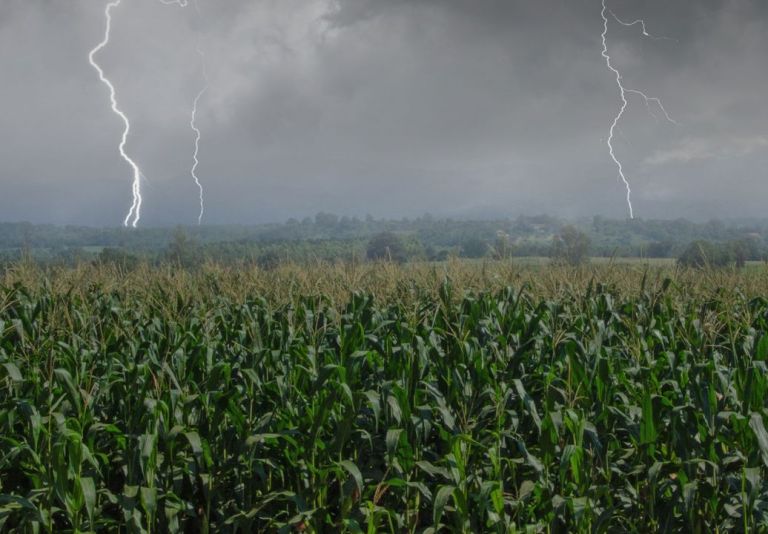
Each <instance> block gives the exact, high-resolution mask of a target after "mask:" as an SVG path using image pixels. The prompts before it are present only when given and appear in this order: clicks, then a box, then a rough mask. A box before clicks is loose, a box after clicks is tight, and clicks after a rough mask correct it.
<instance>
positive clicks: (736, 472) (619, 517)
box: [0, 282, 768, 533]
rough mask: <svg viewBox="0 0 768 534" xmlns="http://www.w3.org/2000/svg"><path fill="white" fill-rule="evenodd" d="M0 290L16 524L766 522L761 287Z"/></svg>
mask: <svg viewBox="0 0 768 534" xmlns="http://www.w3.org/2000/svg"><path fill="white" fill-rule="evenodd" d="M148 287H149V289H146V290H143V291H134V292H127V291H106V290H103V289H100V288H99V287H98V285H94V286H93V287H91V288H90V289H88V290H86V291H83V292H76V293H75V292H72V293H58V292H56V291H52V290H50V289H46V288H45V287H43V288H42V289H39V288H38V289H36V290H31V289H30V288H28V287H26V286H25V285H22V284H17V285H15V286H13V287H8V288H4V289H0V530H2V531H4V532H88V531H100V532H117V531H120V532H257V531H284V532H336V531H347V532H380V531H382V532H387V531H392V532H438V531H454V532H499V533H502V532H515V531H527V532H566V531H568V532H607V531H610V530H614V531H617V530H620V531H630V532H633V531H634V532H650V531H685V532H694V533H696V532H700V533H705V532H715V531H739V530H741V531H764V530H766V529H768V498H766V495H768V483H767V482H766V480H768V479H767V478H766V475H768V431H767V430H766V419H765V416H766V406H767V404H766V403H767V402H768V401H767V400H766V399H767V396H766V395H767V394H768V391H767V390H768V373H767V371H768V369H767V368H766V359H768V301H766V300H764V299H760V298H757V299H748V298H746V297H743V296H739V295H736V296H734V295H729V296H728V298H726V296H725V295H721V296H720V297H718V296H717V295H715V296H714V297H712V298H706V299H705V298H695V299H693V298H686V297H684V296H683V295H682V294H681V293H680V292H678V291H677V290H676V289H675V288H674V287H668V284H667V285H665V286H664V287H662V288H661V289H660V290H658V291H656V290H654V291H640V292H638V293H637V294H635V295H633V296H619V295H617V294H616V292H614V291H612V290H610V289H609V288H605V287H601V286H596V287H593V288H592V289H590V291H589V292H588V293H587V294H586V295H582V296H579V297H577V296H571V297H568V296H562V297H560V298H557V299H544V298H540V297H537V296H536V295H535V294H533V293H531V292H530V291H527V290H526V291H519V290H518V291H516V290H513V289H505V290H502V291H499V292H496V293H494V294H489V293H467V294H461V295H460V294H456V293H455V291H456V290H455V289H454V287H453V286H452V285H451V284H449V283H447V282H446V283H444V284H443V285H442V286H441V287H440V288H439V289H438V291H437V292H436V295H435V294H433V293H431V292H423V293H422V294H421V296H418V297H417V298H415V299H413V298H408V299H406V298H403V299H391V300H388V301H382V302H377V301H376V300H375V299H374V298H373V297H371V296H370V295H368V294H362V293H356V294H353V295H352V296H351V298H350V299H349V300H348V302H346V303H343V304H342V305H341V306H338V305H334V303H333V302H331V301H330V300H329V299H327V298H323V297H312V298H309V297H304V298H294V299H291V300H286V301H285V302H283V303H281V304H275V303H269V302H267V301H266V300H264V299H261V298H259V297H258V296H256V295H252V296H249V295H244V298H242V299H240V300H238V301H235V300H233V299H230V298H228V297H223V296H219V297H217V296H215V295H210V294H206V295H203V294H201V293H197V292H195V291H194V288H193V289H192V290H189V289H188V288H187V289H186V290H182V289H179V288H172V287H164V286H162V285H160V284H155V285H151V284H150V285H149V286H148Z"/></svg>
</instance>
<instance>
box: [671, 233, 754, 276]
mask: <svg viewBox="0 0 768 534" xmlns="http://www.w3.org/2000/svg"><path fill="white" fill-rule="evenodd" d="M756 254H757V253H756V251H755V250H754V243H753V242H751V241H749V240H739V241H729V242H725V243H711V242H709V241H694V242H693V243H691V244H690V245H688V246H687V247H686V249H685V250H684V251H683V253H682V254H681V255H680V257H679V258H678V259H677V262H678V264H680V265H681V266H683V267H692V268H696V269H702V268H705V267H726V266H728V265H733V266H736V267H739V268H741V267H744V266H745V265H746V262H747V260H748V259H750V258H752V257H754V256H755V255H756Z"/></svg>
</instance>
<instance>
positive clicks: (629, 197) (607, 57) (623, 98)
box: [601, 0, 678, 219]
mask: <svg viewBox="0 0 768 534" xmlns="http://www.w3.org/2000/svg"><path fill="white" fill-rule="evenodd" d="M602 5H603V10H602V12H601V16H602V17H603V33H602V41H603V53H602V56H603V58H604V59H605V64H606V65H607V66H608V68H609V69H610V70H611V72H613V74H614V75H615V76H616V84H617V85H618V86H619V92H620V96H621V107H620V109H619V112H618V114H617V115H616V116H615V117H614V119H613V123H612V124H611V129H610V132H609V135H608V142H607V144H608V152H609V153H610V155H611V159H612V160H613V162H614V163H615V164H616V167H617V168H618V169H619V178H621V181H622V182H624V186H625V187H626V189H627V207H628V208H629V218H630V219H634V218H635V213H634V208H633V207H632V187H631V186H630V184H629V180H628V179H627V176H626V174H625V173H624V166H623V165H622V163H621V160H619V158H618V157H616V153H615V151H614V148H613V140H614V139H615V137H616V129H617V127H618V125H619V122H621V119H622V117H624V113H625V112H626V111H627V107H628V106H629V101H628V100H627V95H628V94H632V95H637V96H640V97H641V98H642V99H643V100H644V102H645V106H646V108H647V109H648V111H649V112H650V113H651V115H653V116H654V117H656V115H654V114H653V111H651V103H654V104H656V105H657V106H658V108H659V109H660V110H661V111H662V113H663V114H664V118H665V119H666V120H667V121H669V122H671V123H672V124H675V125H677V124H678V123H677V122H676V121H675V120H674V119H672V117H670V115H669V113H667V110H666V109H665V108H664V105H663V104H662V103H661V100H660V99H658V98H655V97H649V96H648V95H646V94H645V93H644V92H642V91H638V90H637V89H627V88H626V87H624V83H623V77H622V75H621V72H620V71H619V70H618V69H617V68H616V67H614V66H613V63H612V61H611V55H610V54H609V53H608V15H607V13H609V12H610V11H609V10H608V7H607V6H606V0H602ZM610 13H611V15H613V18H614V19H616V21H617V22H618V23H619V24H621V25H622V26H635V25H637V24H640V25H641V28H642V30H643V36H644V37H650V38H654V37H653V36H652V35H650V34H649V33H648V31H647V29H646V26H645V21H644V20H642V19H639V20H636V21H634V22H623V21H621V20H620V19H619V18H618V17H617V16H616V15H614V14H613V12H610ZM657 39H668V38H666V37H658V38H657Z"/></svg>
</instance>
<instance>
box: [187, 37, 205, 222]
mask: <svg viewBox="0 0 768 534" xmlns="http://www.w3.org/2000/svg"><path fill="white" fill-rule="evenodd" d="M197 53H198V54H199V55H200V63H201V65H202V67H203V78H204V79H205V85H204V86H203V88H202V89H201V90H200V92H199V93H197V96H196V97H195V101H194V103H193V106H192V120H191V121H190V122H189V125H190V127H191V128H192V130H193V131H194V132H195V153H194V154H193V156H192V159H193V161H194V163H193V164H192V170H191V171H190V172H191V174H192V178H194V180H195V184H197V188H198V189H199V190H200V215H199V216H198V217H197V224H198V225H200V224H202V222H203V214H204V213H205V197H204V191H203V184H201V183H200V178H199V177H198V176H197V167H198V166H199V165H200V161H199V159H198V157H197V156H198V154H199V153H200V138H201V137H202V134H201V133H200V128H198V127H197V105H198V103H199V102H200V99H201V98H202V97H203V95H204V94H205V93H206V91H208V74H207V73H206V69H205V55H203V51H202V50H201V49H200V47H199V46H198V48H197Z"/></svg>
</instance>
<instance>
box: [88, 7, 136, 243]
mask: <svg viewBox="0 0 768 534" xmlns="http://www.w3.org/2000/svg"><path fill="white" fill-rule="evenodd" d="M121 3H122V0H113V1H112V2H110V3H109V4H107V7H106V8H105V9H104V17H105V19H106V30H105V32H104V39H103V40H102V41H101V42H100V43H99V44H98V45H97V46H96V48H94V49H93V50H91V52H90V54H88V61H89V62H90V64H91V66H92V67H93V68H94V69H96V72H97V73H98V74H99V79H100V80H101V82H102V83H103V84H104V85H106V86H107V89H109V99H110V102H111V104H112V111H113V112H114V113H115V115H117V116H118V117H120V119H122V121H123V124H124V129H123V136H122V139H121V140H120V144H119V145H118V149H119V151H120V156H122V158H123V159H124V160H125V162H126V163H128V165H130V167H131V169H132V171H133V186H132V190H133V204H131V209H130V210H129V211H128V215H126V217H125V220H124V221H123V225H124V226H126V227H127V226H128V225H131V226H133V227H134V228H136V227H137V226H138V224H139V221H140V220H141V203H142V197H141V178H142V176H143V175H142V173H141V169H139V166H138V165H137V164H136V162H135V161H134V160H133V159H131V157H130V156H129V155H128V153H127V152H126V151H125V145H126V144H127V142H128V136H129V135H130V133H131V122H130V121H129V120H128V117H127V116H126V114H125V113H123V112H122V111H121V110H120V108H119V107H118V105H117V96H116V93H115V86H114V85H112V82H110V81H109V79H108V78H107V77H106V76H105V75H104V70H103V69H102V68H101V66H99V64H98V63H97V62H96V60H95V57H96V54H98V53H99V52H100V51H101V50H102V49H103V48H104V47H105V46H107V45H108V44H109V39H110V33H111V30H112V10H113V9H114V8H116V7H118V6H119V5H120V4H121Z"/></svg>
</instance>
